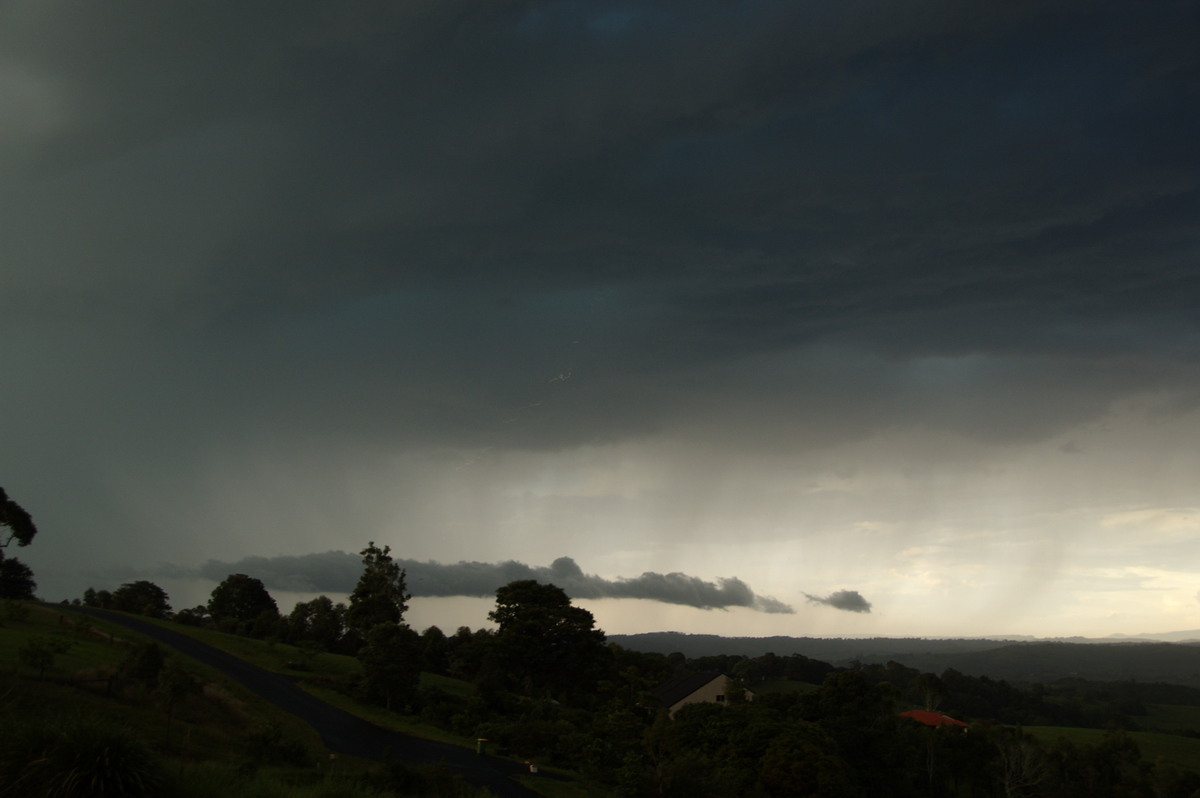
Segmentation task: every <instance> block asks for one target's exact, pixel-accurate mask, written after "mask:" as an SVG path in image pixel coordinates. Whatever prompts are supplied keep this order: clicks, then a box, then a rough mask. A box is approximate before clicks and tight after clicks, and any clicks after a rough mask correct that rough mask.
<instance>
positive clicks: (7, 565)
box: [0, 553, 37, 599]
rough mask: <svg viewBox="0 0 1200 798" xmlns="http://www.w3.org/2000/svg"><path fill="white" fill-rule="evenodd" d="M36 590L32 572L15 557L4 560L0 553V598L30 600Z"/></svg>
mask: <svg viewBox="0 0 1200 798" xmlns="http://www.w3.org/2000/svg"><path fill="white" fill-rule="evenodd" d="M35 590H37V582H35V581H33V571H32V570H30V568H29V566H28V565H26V564H25V563H23V562H21V561H20V560H18V559H17V558H16V557H9V558H8V559H4V555H3V554H2V553H0V598H6V599H31V598H33V594H34V591H35Z"/></svg>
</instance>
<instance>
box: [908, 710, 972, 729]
mask: <svg viewBox="0 0 1200 798" xmlns="http://www.w3.org/2000/svg"><path fill="white" fill-rule="evenodd" d="M900 715H901V717H905V718H912V719H913V720H915V721H916V722H917V723H924V724H925V725H926V726H932V727H933V728H935V729H936V728H938V727H941V726H961V727H963V728H964V729H966V728H967V724H965V723H963V722H962V721H961V720H956V719H955V718H952V717H950V716H949V715H947V714H945V713H944V712H932V711H930V710H928V709H910V710H908V711H907V712H901V713H900Z"/></svg>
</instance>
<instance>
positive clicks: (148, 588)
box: [110, 579, 171, 618]
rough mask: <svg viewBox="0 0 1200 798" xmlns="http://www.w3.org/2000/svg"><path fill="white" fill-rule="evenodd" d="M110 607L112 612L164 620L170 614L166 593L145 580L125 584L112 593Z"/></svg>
mask: <svg viewBox="0 0 1200 798" xmlns="http://www.w3.org/2000/svg"><path fill="white" fill-rule="evenodd" d="M110 606H111V608H112V609H114V610H119V611H121V612H131V613H134V614H135V615H148V616H150V617H151V618H165V617H167V616H168V615H170V614H171V605H170V604H168V603H167V591H165V590H163V589H162V588H161V587H159V586H158V585H156V584H154V583H153V582H147V581H146V580H145V579H140V580H138V581H136V582H127V583H125V584H123V585H121V586H120V587H119V588H117V589H116V590H115V591H113V594H112V601H111V602H110Z"/></svg>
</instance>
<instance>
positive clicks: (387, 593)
mask: <svg viewBox="0 0 1200 798" xmlns="http://www.w3.org/2000/svg"><path fill="white" fill-rule="evenodd" d="M390 552H391V548H390V547H388V546H384V547H383V548H382V549H380V548H378V547H377V546H376V545H375V541H371V542H370V543H368V544H367V547H366V548H365V549H363V550H362V552H361V554H362V558H363V559H362V563H363V573H362V576H360V577H359V579H358V584H357V585H355V587H354V592H353V593H351V594H350V608H349V609H348V610H347V611H346V626H347V627H349V629H350V630H351V631H353V632H355V633H356V634H357V635H358V636H359V637H360V638H361V639H362V640H364V641H365V640H366V638H367V634H368V633H369V632H370V631H371V629H373V628H374V627H375V626H378V625H379V624H381V623H395V624H400V623H403V621H404V613H405V612H406V611H407V610H408V600H409V599H410V598H412V596H410V595H409V594H408V592H407V585H406V584H405V581H404V580H405V576H406V574H405V572H404V569H403V568H401V567H400V566H399V565H397V564H396V563H395V562H393V560H392V558H391V556H390Z"/></svg>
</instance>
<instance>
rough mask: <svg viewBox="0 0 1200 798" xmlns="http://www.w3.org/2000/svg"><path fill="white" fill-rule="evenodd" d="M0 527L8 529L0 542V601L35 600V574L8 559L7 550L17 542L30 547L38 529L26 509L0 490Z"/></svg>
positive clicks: (19, 562)
mask: <svg viewBox="0 0 1200 798" xmlns="http://www.w3.org/2000/svg"><path fill="white" fill-rule="evenodd" d="M0 528H2V529H6V530H7V533H6V534H5V533H3V532H2V531H0V534H3V539H2V540H0V598H9V599H31V598H33V593H34V591H35V590H37V582H35V581H33V571H32V570H31V569H30V568H29V566H28V565H26V564H25V563H23V562H21V561H20V560H18V559H17V558H16V557H5V556H4V548H5V547H7V546H8V544H9V543H12V542H13V541H14V540H15V541H17V545H18V546H28V545H29V544H30V543H32V542H33V538H34V536H36V535H37V526H36V525H35V524H34V523H33V518H32V517H31V516H30V515H29V513H27V512H26V511H25V508H23V507H21V505H19V504H17V503H16V502H15V501H13V500H12V499H10V498H8V494H7V493H6V492H5V491H4V488H0Z"/></svg>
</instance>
